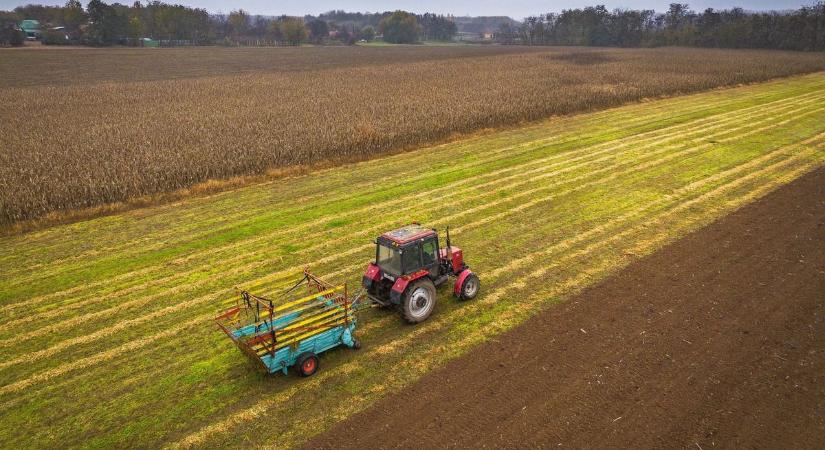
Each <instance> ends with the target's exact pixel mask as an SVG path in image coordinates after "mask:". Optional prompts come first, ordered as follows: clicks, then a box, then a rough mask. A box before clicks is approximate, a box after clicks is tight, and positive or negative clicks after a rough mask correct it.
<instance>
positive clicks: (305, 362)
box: [295, 352, 318, 377]
mask: <svg viewBox="0 0 825 450" xmlns="http://www.w3.org/2000/svg"><path fill="white" fill-rule="evenodd" d="M295 367H296V368H297V369H298V373H299V374H301V376H302V377H308V376H311V375H312V374H314V373H315V372H317V371H318V357H317V356H315V353H312V352H305V353H301V354H300V355H298V359H296V360H295Z"/></svg>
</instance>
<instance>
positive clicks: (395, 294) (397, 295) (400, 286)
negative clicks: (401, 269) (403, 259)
mask: <svg viewBox="0 0 825 450" xmlns="http://www.w3.org/2000/svg"><path fill="white" fill-rule="evenodd" d="M429 273H430V272H428V271H426V270H419V271H418V272H414V273H411V274H409V275H404V276H403V277H398V278H397V279H396V280H395V284H393V285H392V290H391V291H390V303H392V304H393V305H400V304H401V296H402V295H404V291H406V290H407V285H409V284H410V283H412V282H413V281H415V280H417V279H419V278H421V277H424V276H427V274H429Z"/></svg>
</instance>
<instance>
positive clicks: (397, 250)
mask: <svg viewBox="0 0 825 450" xmlns="http://www.w3.org/2000/svg"><path fill="white" fill-rule="evenodd" d="M375 244H376V249H375V262H373V263H370V265H369V266H368V267H367V271H366V273H365V274H364V278H363V285H364V287H365V288H366V290H367V295H368V296H369V298H370V299H372V301H373V302H375V303H377V304H379V305H381V306H394V307H398V308H399V309H400V310H401V312H402V315H403V316H404V318H405V319H406V320H407V321H408V322H411V323H418V322H422V321H424V320H426V319H427V317H429V315H430V313H431V312H432V309H433V308H434V307H435V296H436V287H437V286H440V285H442V284H443V283H444V282H445V281H447V280H448V279H449V278H450V277H455V278H456V285H455V287H454V293H455V295H456V296H457V297H459V298H462V299H471V298H474V297H475V295H476V294H477V293H478V287H479V283H478V277H477V276H476V275H475V274H474V273H472V272H471V271H470V269H469V268H468V267H467V265H466V264H464V257H463V253H462V251H461V249H460V248H458V247H454V246H452V245H451V244H450V237H449V229H448V230H447V239H446V242H445V244H446V245H445V246H444V247H441V245H440V242H439V239H438V232H437V231H436V230H435V229H431V228H425V227H423V226H421V225H420V224H417V223H413V224H411V225H407V226H404V227H401V228H398V229H396V230H392V231H389V232H386V233H384V234H382V235H380V236H379V237H378V238H377V239H376V241H375Z"/></svg>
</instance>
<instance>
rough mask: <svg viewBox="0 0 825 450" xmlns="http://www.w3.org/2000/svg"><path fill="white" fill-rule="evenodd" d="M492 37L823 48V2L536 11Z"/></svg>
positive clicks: (528, 41)
mask: <svg viewBox="0 0 825 450" xmlns="http://www.w3.org/2000/svg"><path fill="white" fill-rule="evenodd" d="M496 39H497V40H498V41H500V42H503V43H506V44H525V45H584V46H615V47H642V46H649V47H653V46H667V45H677V46H695V47H724V48H769V49H783V50H803V51H823V50H825V2H822V1H820V2H818V3H816V4H814V5H812V6H804V7H801V8H799V9H797V10H792V11H783V12H777V11H770V12H749V11H745V10H743V9H742V8H732V9H725V10H715V9H713V8H708V9H706V10H704V11H702V12H695V11H692V10H691V9H690V7H689V6H688V5H687V4H683V3H673V4H671V5H670V8H669V9H668V10H667V12H664V13H656V12H655V11H653V10H631V9H615V10H613V11H608V10H607V9H606V8H605V7H604V6H603V5H599V6H592V7H587V8H577V9H566V10H563V11H562V12H561V13H549V14H540V15H537V16H531V17H528V18H527V19H525V20H524V22H523V23H522V24H521V25H520V26H513V25H511V24H508V23H504V24H502V25H501V26H500V27H499V29H498V32H497V34H496Z"/></svg>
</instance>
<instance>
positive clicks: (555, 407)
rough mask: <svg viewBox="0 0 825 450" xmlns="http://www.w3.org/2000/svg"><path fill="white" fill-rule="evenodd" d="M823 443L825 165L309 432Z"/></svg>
mask: <svg viewBox="0 0 825 450" xmlns="http://www.w3.org/2000/svg"><path fill="white" fill-rule="evenodd" d="M501 446H504V447H553V448H571V447H572V448H590V447H608V446H609V447H628V448H634V447H643V448H649V447H668V448H684V447H690V448H694V449H696V448H702V449H710V448H753V447H758V448H825V169H820V170H818V171H816V172H813V173H811V174H809V175H807V176H805V177H803V178H801V179H799V180H797V181H796V182H794V183H792V184H790V185H788V186H786V187H784V188H782V189H779V190H777V191H775V192H773V193H772V194H770V195H768V196H766V197H764V198H763V199H761V200H759V201H757V202H755V203H753V204H751V205H749V206H747V207H745V208H743V209H740V210H739V211H737V212H735V213H733V214H731V215H729V216H727V217H725V218H723V219H721V220H719V221H718V222H716V223H714V224H712V225H710V226H708V227H706V228H704V229H702V230H699V231H697V232H695V233H693V234H691V235H689V236H687V237H685V238H684V239H681V240H680V241H678V242H676V243H674V244H672V245H670V246H668V247H666V248H664V249H662V250H661V251H659V252H657V253H656V254H654V255H652V256H650V257H648V258H646V259H643V260H641V261H639V262H637V263H635V264H633V265H631V266H630V267H628V268H626V269H625V270H623V271H622V272H620V273H619V274H617V275H616V276H614V277H612V278H610V279H608V280H606V281H604V282H603V283H601V284H599V285H596V286H594V287H592V288H590V289H588V290H586V291H585V292H583V293H582V294H581V295H578V296H576V297H574V298H570V299H568V300H567V301H565V302H564V303H562V304H559V305H555V306H552V307H550V308H548V309H546V310H545V311H543V312H542V313H540V314H539V315H537V316H536V317H534V318H532V319H531V320H529V321H528V322H526V323H525V324H523V325H522V326H520V327H518V328H516V329H514V330H512V331H510V332H508V333H506V334H505V335H503V336H500V337H498V338H496V339H495V340H494V341H493V342H490V343H487V344H485V345H482V346H480V347H478V348H476V349H475V350H473V351H472V352H470V353H469V354H467V355H466V356H464V357H461V358H459V359H456V360H454V361H452V362H451V363H449V364H447V366H446V367H444V368H443V369H441V370H438V371H435V372H433V373H430V374H429V375H427V376H425V377H424V378H423V379H422V380H420V381H419V382H417V383H416V384H414V385H413V386H412V387H410V388H409V389H406V390H404V391H402V392H400V393H398V394H393V395H390V396H389V397H387V398H385V399H384V400H382V401H380V402H379V403H378V404H377V405H376V406H374V407H372V408H369V409H368V410H366V411H364V412H363V413H360V414H357V415H355V416H353V417H350V418H349V419H348V420H346V421H344V422H341V423H339V424H338V425H337V426H335V427H334V428H333V429H332V430H331V431H329V432H328V433H325V434H323V435H321V436H319V437H317V438H316V439H315V440H313V441H311V442H310V443H308V445H307V447H311V448H317V447H326V448H348V447H351V448H360V447H404V448H432V447H455V448H478V447H501Z"/></svg>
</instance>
